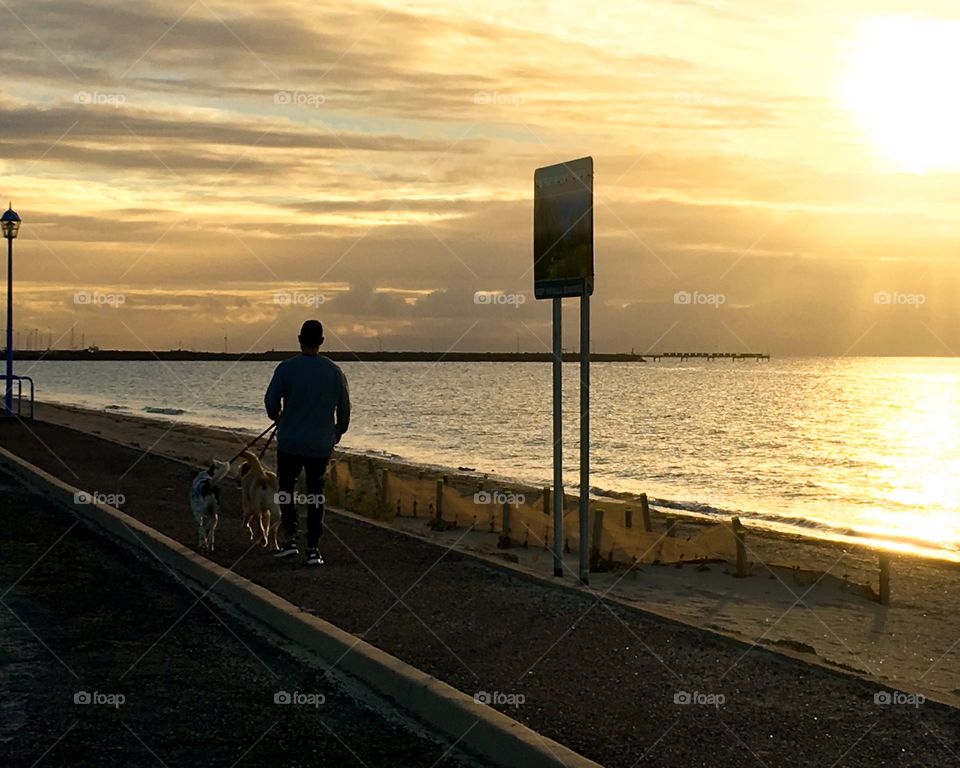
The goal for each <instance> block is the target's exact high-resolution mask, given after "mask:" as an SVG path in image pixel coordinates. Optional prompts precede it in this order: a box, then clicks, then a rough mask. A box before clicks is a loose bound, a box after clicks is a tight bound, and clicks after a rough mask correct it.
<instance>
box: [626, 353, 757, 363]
mask: <svg viewBox="0 0 960 768" xmlns="http://www.w3.org/2000/svg"><path fill="white" fill-rule="evenodd" d="M644 357H646V358H647V359H648V360H653V361H654V362H655V363H657V362H660V360H661V359H664V360H679V361H680V362H681V363H682V362H685V361H687V360H708V361H713V360H756V361H757V362H758V363H759V362H760V361H762V360H769V359H770V355H768V354H766V353H763V352H661V353H659V354H656V355H654V354H647V355H644Z"/></svg>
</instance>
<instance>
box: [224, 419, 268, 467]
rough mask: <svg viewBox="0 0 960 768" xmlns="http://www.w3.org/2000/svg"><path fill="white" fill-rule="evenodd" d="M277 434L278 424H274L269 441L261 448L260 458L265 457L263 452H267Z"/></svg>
mask: <svg viewBox="0 0 960 768" xmlns="http://www.w3.org/2000/svg"><path fill="white" fill-rule="evenodd" d="M276 434H277V429H276V425H274V429H273V432H271V433H270V437H268V438H267V442H265V443H264V444H263V448H261V449H260V455H259V457H258V458H261V459H262V458H263V454H265V453H266V452H267V448H269V447H270V443H272V442H273V438H274V437H275V436H276ZM231 463H232V462H231Z"/></svg>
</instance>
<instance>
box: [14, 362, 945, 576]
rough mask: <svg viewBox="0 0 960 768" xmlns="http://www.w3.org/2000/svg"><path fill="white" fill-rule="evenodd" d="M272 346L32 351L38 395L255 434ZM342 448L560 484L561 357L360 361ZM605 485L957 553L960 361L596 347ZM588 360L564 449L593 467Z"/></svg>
mask: <svg viewBox="0 0 960 768" xmlns="http://www.w3.org/2000/svg"><path fill="white" fill-rule="evenodd" d="M274 366H275V363H271V362H235V361H231V362H161V361H149V362H107V361H82V362H60V361H43V360H41V361H37V362H31V361H25V362H22V363H19V364H18V369H17V373H18V374H20V375H28V376H31V377H33V379H34V380H35V381H36V386H37V398H38V400H40V401H46V402H57V403H64V404H71V405H77V406H84V407H87V408H93V409H97V410H107V411H113V412H117V413H126V414H133V415H137V416H149V417H154V418H158V419H167V420H177V421H182V422H189V423H195V424H201V425H212V426H217V427H226V428H230V429H236V430H238V431H240V432H244V433H255V432H259V431H260V430H261V429H263V428H265V427H266V426H267V425H268V423H269V422H268V421H267V418H266V415H265V413H264V410H263V404H262V399H263V392H264V389H265V388H266V385H267V383H268V381H269V379H270V376H271V373H272V371H273V368H274ZM341 367H342V368H343V370H344V372H345V374H346V376H347V378H348V380H349V384H350V390H351V397H352V400H353V419H352V423H351V426H350V431H349V432H348V433H347V435H346V436H345V438H344V440H343V447H345V448H349V449H353V450H356V451H361V452H368V453H371V454H374V455H378V456H383V457H395V458H398V459H403V460H406V461H410V462H414V463H419V464H423V465H427V466H431V467H444V468H451V469H454V470H456V468H458V467H470V468H474V469H476V470H477V471H478V472H484V473H489V474H490V475H491V476H495V477H499V478H503V479H504V480H505V481H510V480H513V481H518V482H523V483H532V484H535V485H537V486H545V485H548V484H549V483H550V482H551V478H552V433H551V424H552V421H551V418H552V417H551V413H552V411H551V408H552V400H551V398H552V388H551V367H550V365H549V364H542V363H520V362H517V363H513V362H478V363H460V362H443V361H441V362H346V363H342V364H341ZM591 394H592V397H591V415H590V421H591V431H592V435H591V446H590V449H591V469H592V472H591V481H590V485H591V488H590V490H591V493H592V494H593V495H594V496H596V497H598V498H603V497H604V496H623V495H630V494H638V493H640V492H645V493H647V494H648V496H649V497H650V498H651V500H652V503H653V504H654V506H658V507H660V508H665V509H674V510H677V511H678V512H685V513H688V514H693V515H698V516H706V517H711V518H717V519H729V517H730V516H731V515H739V516H740V517H741V519H742V520H743V522H744V523H747V524H748V525H756V526H760V527H765V528H770V529H774V530H779V531H784V532H788V533H797V534H802V535H804V536H815V537H820V538H828V539H835V540H840V541H865V542H869V543H877V544H881V545H885V546H891V547H894V548H899V549H905V550H909V551H914V552H917V553H920V554H924V555H929V556H934V557H941V558H946V559H951V560H958V559H960V511H958V507H960V360H958V359H954V358H877V357H872V358H867V357H863V358H857V357H846V358H815V357H807V358H783V359H774V360H771V361H763V362H756V361H735V362H731V361H720V360H716V361H713V362H708V361H705V360H698V361H687V362H680V361H661V362H647V363H594V364H593V366H592V386H591ZM579 411H580V408H579V368H578V366H577V365H575V364H567V365H565V366H564V466H565V474H564V479H565V485H566V488H567V490H568V491H571V492H577V490H578V483H579V470H578V468H579Z"/></svg>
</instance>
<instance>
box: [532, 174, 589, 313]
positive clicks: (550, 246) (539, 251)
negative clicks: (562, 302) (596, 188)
mask: <svg viewBox="0 0 960 768" xmlns="http://www.w3.org/2000/svg"><path fill="white" fill-rule="evenodd" d="M533 187H534V195H533V292H534V296H535V297H536V298H538V299H557V298H563V297H565V296H589V295H591V294H592V293H593V158H592V157H582V158H580V159H579V160H571V161H570V162H567V163H559V164H557V165H550V166H547V167H546V168H538V169H537V171H536V173H534V176H533Z"/></svg>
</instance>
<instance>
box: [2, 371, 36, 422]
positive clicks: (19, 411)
mask: <svg viewBox="0 0 960 768" xmlns="http://www.w3.org/2000/svg"><path fill="white" fill-rule="evenodd" d="M23 382H27V383H28V384H29V385H30V414H29V415H28V416H27V418H28V419H32V418H33V412H34V400H33V379H31V378H30V377H29V376H11V377H10V381H9V382H8V381H7V376H6V374H3V373H0V389H2V391H3V393H4V394H6V391H7V387H8V386H9V387H10V388H11V389H12V388H13V386H14V384H16V387H17V392H16V396H15V398H16V399H15V403H14V406H13V409H14V414H13V415H16V416H17V417H18V418H23ZM0 415H2V416H6V415H7V412H6V408H4V407H3V406H2V405H0Z"/></svg>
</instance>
